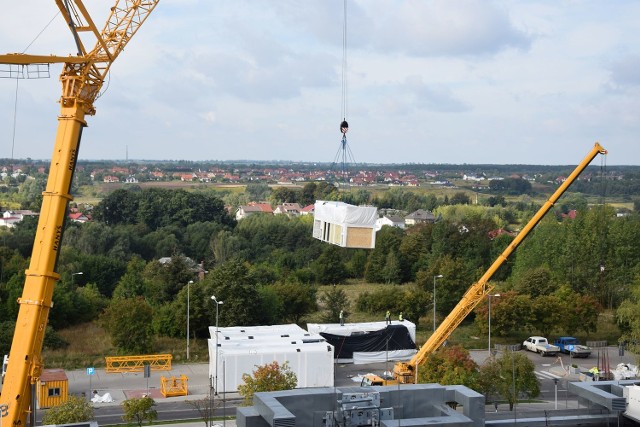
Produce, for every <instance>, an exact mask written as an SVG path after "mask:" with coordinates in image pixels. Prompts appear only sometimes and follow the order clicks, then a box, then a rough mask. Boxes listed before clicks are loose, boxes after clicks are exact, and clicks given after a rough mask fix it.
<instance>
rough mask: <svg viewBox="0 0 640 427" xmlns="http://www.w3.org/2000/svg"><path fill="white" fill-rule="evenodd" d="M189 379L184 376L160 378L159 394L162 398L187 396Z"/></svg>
mask: <svg viewBox="0 0 640 427" xmlns="http://www.w3.org/2000/svg"><path fill="white" fill-rule="evenodd" d="M188 382H189V378H187V376H186V375H180V378H176V377H171V378H167V377H160V392H161V393H162V395H163V396H164V397H176V396H187V395H188V394H189V385H188Z"/></svg>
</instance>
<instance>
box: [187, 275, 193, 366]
mask: <svg viewBox="0 0 640 427" xmlns="http://www.w3.org/2000/svg"><path fill="white" fill-rule="evenodd" d="M192 283H193V280H189V282H188V283H187V360H189V341H190V340H189V319H190V318H191V311H190V309H189V299H190V298H191V295H190V294H191V284H192Z"/></svg>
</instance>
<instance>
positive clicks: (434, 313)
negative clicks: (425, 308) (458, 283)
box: [433, 274, 443, 332]
mask: <svg viewBox="0 0 640 427" xmlns="http://www.w3.org/2000/svg"><path fill="white" fill-rule="evenodd" d="M442 277H443V276H442V274H438V275H436V276H433V332H435V331H436V279H442Z"/></svg>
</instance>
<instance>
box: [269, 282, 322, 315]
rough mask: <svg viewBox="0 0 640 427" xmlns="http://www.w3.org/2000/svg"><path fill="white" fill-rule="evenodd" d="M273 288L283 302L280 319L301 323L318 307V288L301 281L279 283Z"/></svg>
mask: <svg viewBox="0 0 640 427" xmlns="http://www.w3.org/2000/svg"><path fill="white" fill-rule="evenodd" d="M271 288H272V289H273V291H274V292H275V294H276V295H277V296H278V299H279V300H280V303H281V308H280V310H281V311H280V319H281V320H283V321H285V322H293V323H299V322H300V320H301V319H302V318H303V317H304V316H305V315H307V314H309V313H311V312H313V311H315V310H317V309H318V304H317V302H316V301H317V300H316V294H317V289H316V288H315V287H314V286H310V285H305V284H300V283H278V284H275V285H272V286H271Z"/></svg>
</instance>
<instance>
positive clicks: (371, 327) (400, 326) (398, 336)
mask: <svg viewBox="0 0 640 427" xmlns="http://www.w3.org/2000/svg"><path fill="white" fill-rule="evenodd" d="M307 330H308V331H309V333H311V334H312V335H321V336H323V337H324V338H325V339H327V341H329V343H331V344H333V345H334V347H335V356H336V358H337V361H338V362H340V363H349V362H353V363H354V364H356V365H357V364H365V363H375V362H385V361H388V360H409V359H411V357H412V356H413V355H414V354H416V352H417V350H416V344H415V343H416V325H415V323H412V322H409V321H408V320H404V321H402V322H400V321H392V322H391V324H390V325H387V322H366V323H345V324H344V325H340V324H339V323H324V324H320V323H308V324H307ZM343 350H346V351H343ZM345 354H346V356H345Z"/></svg>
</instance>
